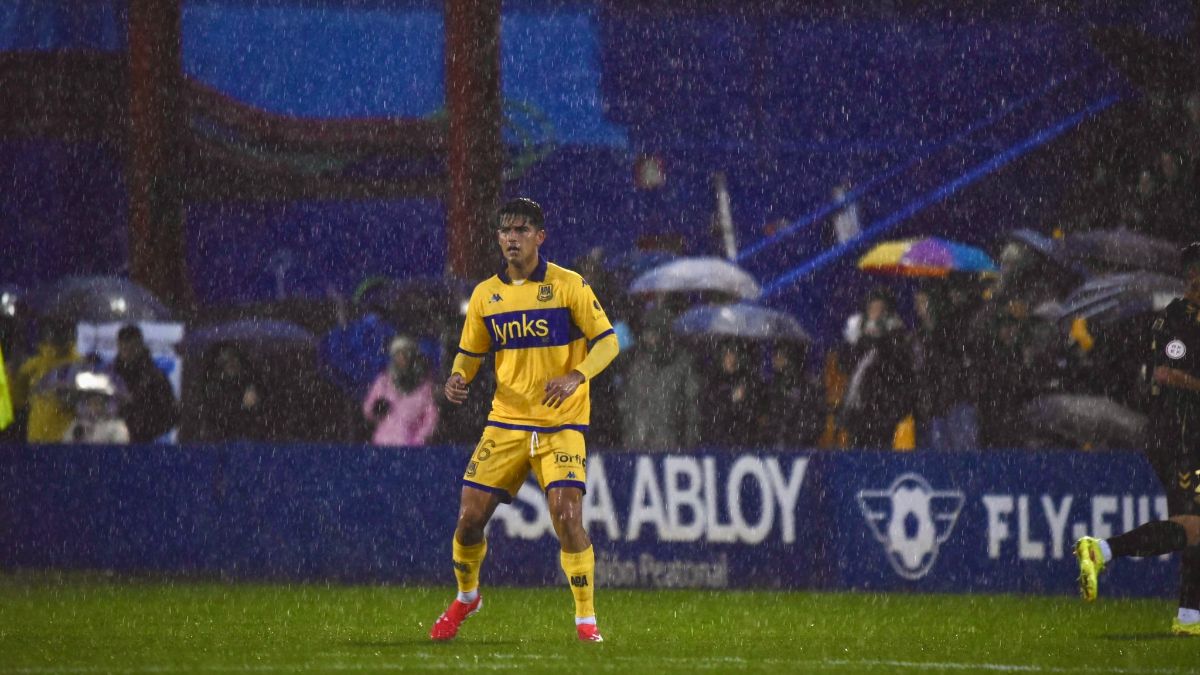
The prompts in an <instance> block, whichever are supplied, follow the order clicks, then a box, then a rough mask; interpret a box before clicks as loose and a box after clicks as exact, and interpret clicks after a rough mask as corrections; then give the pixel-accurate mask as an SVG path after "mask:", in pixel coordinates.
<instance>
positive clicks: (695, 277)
mask: <svg viewBox="0 0 1200 675" xmlns="http://www.w3.org/2000/svg"><path fill="white" fill-rule="evenodd" d="M629 290H630V292H631V293H686V292H691V291H711V292H716V293H724V294H727V295H732V296H734V297H736V298H740V299H742V300H754V299H755V298H757V297H758V296H759V295H760V294H761V293H762V287H760V286H759V285H758V282H757V281H755V280H754V277H753V276H751V275H750V273H749V272H747V271H746V270H744V269H742V268H741V267H738V266H737V265H735V264H733V263H731V262H729V261H728V260H726V259H724V258H717V257H710V256H700V257H690V258H677V259H675V260H672V261H670V262H666V263H663V264H661V265H659V266H657V267H654V268H652V269H650V270H649V271H647V272H643V273H642V274H641V275H639V276H638V277H637V278H636V279H634V280H633V283H632V284H630V286H629Z"/></svg>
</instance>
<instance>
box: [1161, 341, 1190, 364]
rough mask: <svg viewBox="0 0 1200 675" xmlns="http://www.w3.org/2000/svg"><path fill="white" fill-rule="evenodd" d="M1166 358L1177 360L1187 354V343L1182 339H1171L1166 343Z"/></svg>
mask: <svg viewBox="0 0 1200 675" xmlns="http://www.w3.org/2000/svg"><path fill="white" fill-rule="evenodd" d="M1166 352H1167V358H1168V359H1173V360H1176V361H1178V360H1179V359H1182V358H1183V357H1184V356H1187V345H1185V344H1183V341H1182V340H1171V341H1170V342H1168V343H1167V349H1166Z"/></svg>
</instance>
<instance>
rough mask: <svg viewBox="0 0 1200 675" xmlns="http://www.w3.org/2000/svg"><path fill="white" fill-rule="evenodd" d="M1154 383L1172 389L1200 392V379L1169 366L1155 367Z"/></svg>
mask: <svg viewBox="0 0 1200 675" xmlns="http://www.w3.org/2000/svg"><path fill="white" fill-rule="evenodd" d="M1154 383H1155V384H1158V385H1162V386H1164V387H1170V388H1172V389H1183V390H1186V391H1200V378H1197V377H1195V376H1193V375H1189V374H1187V373H1186V372H1184V371H1182V370H1179V369H1178V368H1170V367H1168V366H1155V368H1154Z"/></svg>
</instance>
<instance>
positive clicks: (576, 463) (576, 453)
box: [463, 423, 587, 504]
mask: <svg viewBox="0 0 1200 675" xmlns="http://www.w3.org/2000/svg"><path fill="white" fill-rule="evenodd" d="M530 469H532V470H533V475H534V477H536V478H537V482H538V485H540V486H541V488H542V491H543V492H545V491H546V490H549V489H550V488H552V487H577V488H579V489H580V490H584V491H585V492H586V487H585V486H586V481H587V449H586V448H585V447H584V442H583V434H582V433H580V432H579V431H576V430H574V429H562V430H559V431H555V432H552V433H545V432H538V431H525V430H518V429H504V428H501V427H497V426H493V425H492V424H490V423H489V424H488V425H487V426H485V427H484V428H483V438H481V439H480V441H479V445H477V446H475V452H474V453H473V454H472V455H471V461H470V462H468V463H467V470H466V471H465V472H464V473H463V485H468V486H470V487H473V488H477V489H479V490H484V491H487V492H492V493H494V494H496V495H499V497H500V501H502V502H504V503H505V504H507V503H509V502H511V501H512V500H513V497H514V496H516V494H517V491H518V490H520V489H521V485H523V484H524V483H525V479H526V478H527V477H528V476H529V471H530Z"/></svg>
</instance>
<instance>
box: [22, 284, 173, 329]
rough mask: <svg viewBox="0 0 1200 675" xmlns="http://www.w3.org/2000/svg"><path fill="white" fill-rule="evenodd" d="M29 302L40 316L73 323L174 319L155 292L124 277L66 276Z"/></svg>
mask: <svg viewBox="0 0 1200 675" xmlns="http://www.w3.org/2000/svg"><path fill="white" fill-rule="evenodd" d="M29 302H30V305H31V306H32V307H33V309H34V312H35V313H37V315H38V316H41V317H54V318H58V319H69V320H72V321H89V322H93V323H112V322H122V321H169V320H170V319H171V310H169V309H167V307H166V305H164V304H163V303H162V301H160V300H159V299H158V298H157V297H155V296H154V294H153V293H151V292H150V291H148V290H146V288H144V287H142V286H139V285H138V284H136V283H134V282H133V281H130V280H129V279H124V278H122V277H103V276H101V277H66V278H64V279H61V280H59V281H56V282H53V283H51V284H48V285H46V286H43V287H41V288H39V289H38V290H37V291H35V292H34V293H33V295H32V296H31V297H30V299H29Z"/></svg>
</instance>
